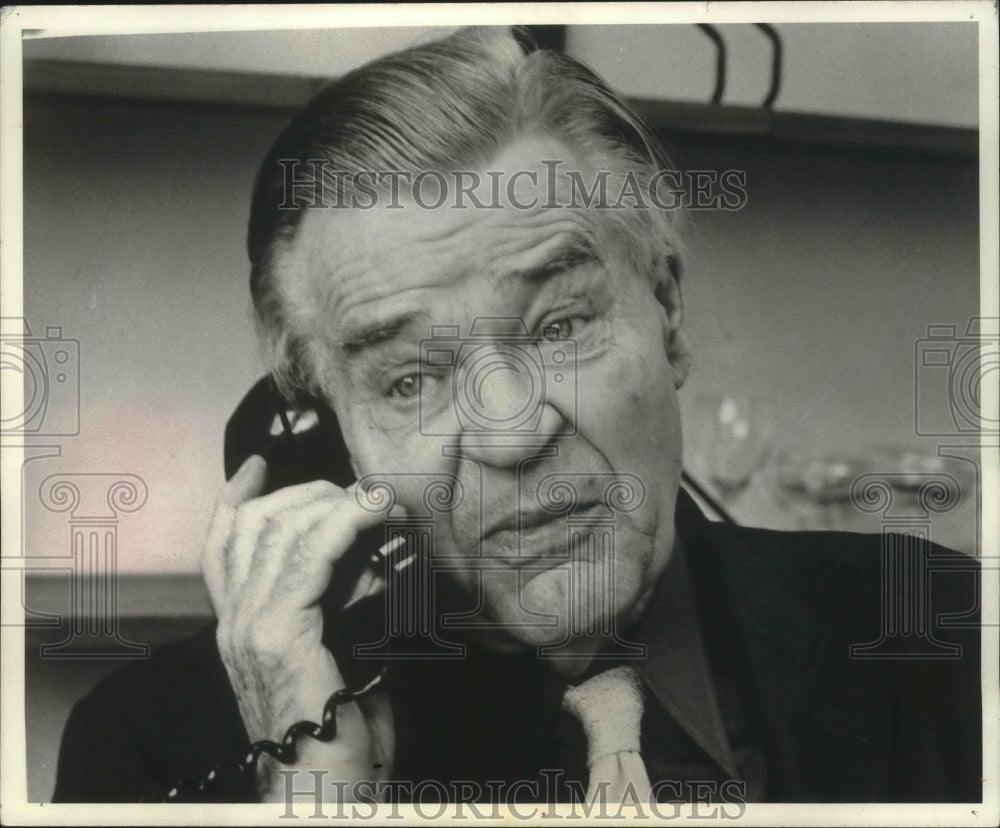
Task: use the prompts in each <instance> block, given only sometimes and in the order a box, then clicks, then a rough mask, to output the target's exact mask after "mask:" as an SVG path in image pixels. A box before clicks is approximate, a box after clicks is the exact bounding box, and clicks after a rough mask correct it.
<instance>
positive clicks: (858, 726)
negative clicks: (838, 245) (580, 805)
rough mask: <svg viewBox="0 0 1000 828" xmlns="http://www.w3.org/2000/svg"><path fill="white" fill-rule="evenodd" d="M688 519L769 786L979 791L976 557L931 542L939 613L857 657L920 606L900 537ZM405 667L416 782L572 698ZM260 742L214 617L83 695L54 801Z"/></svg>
mask: <svg viewBox="0 0 1000 828" xmlns="http://www.w3.org/2000/svg"><path fill="white" fill-rule="evenodd" d="M677 526H678V532H679V535H680V537H681V538H682V541H683V544H684V546H685V548H686V549H687V550H689V553H688V556H687V557H688V561H689V565H690V569H691V574H692V577H693V580H694V584H695V588H696V591H697V595H698V601H699V604H700V610H701V613H702V615H703V617H705V618H708V619H711V623H713V624H715V625H716V633H718V632H719V630H720V629H721V630H722V632H723V633H727V634H728V637H727V639H726V640H727V641H728V642H729V644H730V645H731V649H730V652H731V653H733V654H736V655H737V656H738V658H739V662H740V664H741V665H742V667H741V669H742V670H743V671H744V672H745V675H744V677H743V681H744V687H743V688H742V689H743V690H745V692H746V693H747V694H748V695H749V696H750V697H752V699H753V706H754V710H755V715H756V716H757V718H758V719H759V721H758V722H757V729H758V732H759V733H760V734H761V739H762V742H763V744H762V745H761V747H762V748H763V752H764V756H765V759H766V763H767V778H768V786H767V799H768V800H769V801H774V802H880V801H887V802H888V801H895V802H907V801H909V802H928V801H937V802H978V801H981V797H982V787H981V776H982V762H981V755H982V754H981V751H982V741H981V732H982V730H981V690H980V659H979V628H978V625H977V622H978V595H979V590H978V583H979V582H978V573H977V572H976V571H975V570H974V569H973V568H972V567H971V566H970V565H969V563H970V562H969V559H968V558H966V557H965V556H961V555H958V554H957V553H950V552H948V551H947V550H942V549H940V548H937V547H934V548H932V549H931V550H930V554H931V555H932V558H933V563H934V564H935V565H934V566H932V567H927V568H925V569H924V571H923V575H922V576H921V577H922V578H923V580H920V578H918V577H917V576H916V575H914V578H911V579H910V580H909V581H908V583H909V584H910V585H911V586H914V585H916V586H917V587H918V591H920V590H922V589H924V588H925V589H926V593H925V594H922V598H921V600H923V601H925V604H923V606H924V607H925V609H924V610H920V609H919V608H918V610H917V611H916V613H915V614H911V617H913V618H916V619H917V621H918V625H917V628H915V629H914V630H911V631H904V632H907V633H908V634H905V635H897V636H895V637H894V638H887V639H886V640H885V641H884V642H883V643H882V644H881V645H880V646H879V647H876V648H875V649H872V650H869V651H868V652H867V653H866V652H860V653H856V654H855V657H852V655H851V646H852V645H858V644H865V643H869V642H878V641H879V640H880V639H882V638H884V636H883V635H882V633H883V631H884V630H887V629H888V630H890V631H891V624H892V622H893V619H894V618H896V615H895V614H894V608H895V609H902V610H903V611H904V615H905V610H906V606H907V605H906V604H894V603H893V602H894V601H896V600H902V599H903V598H904V596H903V595H902V594H897V593H895V592H893V591H892V590H890V591H889V592H886V591H885V589H884V586H883V558H884V551H883V549H884V547H885V546H886V539H884V538H882V537H881V536H875V535H873V536H867V535H854V534H846V533H834V532H822V533H821V532H808V533H804V532H775V531H766V530H759V529H750V528H743V527H733V526H728V525H724V524H718V523H712V522H709V521H708V520H706V519H705V518H704V516H702V515H701V513H700V512H699V510H698V508H697V507H696V506H695V505H694V503H693V502H692V501H691V500H690V498H688V497H687V496H686V495H685V494H683V493H682V494H681V497H680V498H679V502H678V514H677ZM893 542H898V539H895V540H894V539H892V538H890V539H889V543H890V544H891V543H893ZM897 548H898V547H897ZM938 556H944V557H941V558H939V557H938ZM942 561H943V562H944V563H946V564H948V566H945V567H940V566H938V564H940V563H941V562H942ZM932 570H933V571H932ZM890 580H891V579H890ZM915 606H918V607H919V606H920V605H915ZM962 615H964V616H965V617H964V620H963V619H957V620H958V621H959V625H958V626H956V625H955V624H954V621H955V620H956V617H957V616H962ZM949 616H951V618H950V620H949ZM921 625H923V626H926V629H921V628H920V627H921ZM907 652H908V653H909V655H908V656H905V657H900V654H901V653H907ZM949 653H950V654H949ZM866 654H867V656H869V657H863V656H865V655H866ZM872 656H874V657H872ZM449 665H450V666H449ZM393 672H394V673H395V676H394V681H391V682H389V691H390V693H391V694H392V696H393V704H394V708H395V709H396V711H397V714H396V727H397V755H396V762H395V764H396V771H397V772H398V775H399V776H400V777H401V778H410V779H419V778H437V779H442V780H445V781H446V780H447V779H470V778H474V777H476V776H482V777H483V778H484V779H485V778H491V777H492V778H496V776H495V774H497V773H504V772H509V770H510V769H511V768H516V767H517V766H518V752H519V751H522V750H523V745H524V744H525V743H526V742H528V741H530V738H531V734H532V733H535V732H538V726H539V723H540V721H541V717H544V716H545V715H546V711H550V710H551V709H552V707H553V705H555V704H557V703H558V692H557V691H556V690H555V689H553V688H554V686H555V685H553V683H552V682H551V681H548V680H546V678H545V677H544V676H542V675H540V674H539V672H538V671H537V670H533V669H532V668H531V667H528V666H525V662H524V660H523V659H522V660H520V661H517V660H509V661H504V659H498V658H497V657H494V656H487V655H482V654H480V655H473V656H472V657H471V658H469V659H466V660H464V661H463V662H462V663H460V664H455V662H438V663H436V664H434V663H431V664H423V665H419V664H410V665H406V666H402V667H400V669H397V667H396V666H394V668H393ZM246 746H247V738H246V734H245V731H244V729H243V726H242V723H241V721H240V717H239V714H238V710H237V706H236V701H235V698H234V696H233V693H232V690H231V689H230V686H229V683H228V680H227V677H226V674H225V671H224V669H223V667H222V665H221V662H220V660H219V656H218V652H217V649H216V646H215V640H214V629H213V628H208V629H206V630H205V631H204V632H202V633H201V634H199V635H197V636H196V637H194V638H192V639H190V640H187V641H183V642H179V643H177V644H173V645H170V646H168V647H166V648H164V649H163V650H161V651H160V652H159V653H157V654H156V655H155V656H154V657H153V658H152V659H150V660H149V661H148V662H144V663H140V664H135V665H131V666H129V667H127V668H124V669H122V670H121V671H119V672H117V673H115V674H113V675H112V676H110V677H109V678H108V679H106V680H105V681H104V682H103V683H101V684H100V685H99V686H98V687H97V688H96V689H95V690H94V691H93V692H91V693H90V694H89V695H88V696H87V697H85V698H84V699H83V700H81V701H80V702H79V703H78V704H77V705H76V707H75V708H74V710H73V712H72V714H71V716H70V719H69V722H68V724H67V726H66V730H65V733H64V736H63V743H62V750H61V754H60V759H59V767H58V778H57V784H56V791H55V795H54V800H55V801H57V802H84V801H137V800H139V799H141V798H145V799H147V800H153V801H159V800H161V799H162V798H163V797H164V796H165V794H166V792H167V791H168V790H169V789H170V788H171V787H172V786H173V785H174V783H175V782H176V781H178V780H179V779H187V778H192V777H197V776H199V775H204V774H205V773H207V772H208V771H209V770H210V769H211V768H212V767H213V766H214V765H216V763H218V762H220V761H221V762H226V761H231V760H235V759H237V758H238V757H239V756H240V755H241V753H242V752H243V751H244V750H245V749H246ZM505 769H507V770H506V771H505ZM200 796H202V797H203V798H204V799H205V800H209V801H211V800H214V801H253V797H254V794H253V790H252V787H251V786H250V785H249V783H248V782H247V781H246V780H240V779H233V780H227V779H223V780H221V782H220V783H219V784H217V785H215V786H214V787H213V788H212V789H211V790H209V791H206V792H205V793H203V794H200Z"/></svg>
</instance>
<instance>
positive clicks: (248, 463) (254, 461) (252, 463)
mask: <svg viewBox="0 0 1000 828" xmlns="http://www.w3.org/2000/svg"><path fill="white" fill-rule="evenodd" d="M262 463H263V464H264V465H267V461H266V460H265V459H264V458H263V457H261V456H260V455H259V454H251V455H250V456H249V457H248V458H247V459H246V460H244V461H243V465H241V466H240V467H239V468H238V469H237V470H236V474H234V475H233V479H234V480H235V479H237V478H239V479H240V480H242V479H243V478H244V477H246V476H248V475H249V474H250V473H251V471H252V470H254V469H256V468H258V467H259V466H260V465H261V464H262Z"/></svg>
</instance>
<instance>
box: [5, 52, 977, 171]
mask: <svg viewBox="0 0 1000 828" xmlns="http://www.w3.org/2000/svg"><path fill="white" fill-rule="evenodd" d="M327 82H328V80H327V79H325V78H315V77H300V76H293V75H271V74H257V73H252V72H216V71H211V72H206V71H201V70H197V69H180V68H168V67H156V66H124V65H119V64H97V63H77V62H74V61H59V60H25V61H24V88H25V90H26V91H28V92H48V93H60V94H71V95H96V96H101V97H116V98H138V99H143V100H165V101H166V100H169V101H183V102H191V103H207V104H222V105H228V106H250V107H269V108H279V109H288V110H294V109H298V108H300V107H302V106H303V105H304V104H305V103H306V102H307V101H309V100H310V99H311V98H312V97H313V95H315V94H316V93H317V92H318V91H319V90H320V89H321V88H322V87H323V86H324V85H325V84H326V83H327ZM630 103H631V104H632V105H633V106H634V107H635V109H636V110H637V111H639V112H640V113H641V114H642V115H643V116H644V117H645V118H646V119H647V120H648V122H649V124H650V126H651V127H653V129H654V130H656V131H658V132H662V133H666V134H670V133H684V132H694V133H702V134H716V135H734V136H746V137H756V138H762V139H770V140H774V141H778V142H787V143H796V144H807V145H816V146H833V147H839V146H847V147H854V148H857V149H875V150H907V151H916V152H926V153H935V154H946V155H959V156H964V157H971V158H974V157H977V156H978V152H979V131H978V130H976V129H967V128H961V127H945V126H933V125H925V124H907V123H901V122H897V121H879V120H871V119H865V118H846V117H843V118H842V117H834V116H829V115H810V114H805V113H801V112H776V111H774V110H770V109H764V108H762V107H749V106H730V105H721V106H715V105H712V104H701V103H684V102H677V101H664V100H658V99H650V98H634V99H630Z"/></svg>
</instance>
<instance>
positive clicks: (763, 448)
mask: <svg viewBox="0 0 1000 828" xmlns="http://www.w3.org/2000/svg"><path fill="white" fill-rule="evenodd" d="M696 406H697V412H696V414H697V416H696V420H695V429H694V430H695V445H694V446H693V453H694V455H695V457H696V461H695V465H696V466H700V469H701V470H702V471H703V472H704V474H705V475H706V476H707V478H708V481H709V482H710V484H711V486H712V488H713V489H714V490H715V492H716V493H717V494H718V496H719V498H720V499H721V500H722V501H723V502H724V503H726V504H727V505H732V504H733V503H734V502H735V501H736V500H738V499H739V498H740V496H741V495H742V494H743V492H744V491H745V490H746V488H747V487H748V486H749V485H750V482H751V480H753V478H754V476H755V474H756V473H757V472H758V471H759V470H760V468H761V466H762V464H763V462H764V460H765V457H766V454H767V450H768V448H769V447H770V444H771V439H772V436H773V427H774V417H773V406H772V404H771V401H770V400H766V399H763V398H761V397H756V396H753V395H749V394H737V393H728V392H726V393H721V394H701V395H699V396H698V398H697V400H696Z"/></svg>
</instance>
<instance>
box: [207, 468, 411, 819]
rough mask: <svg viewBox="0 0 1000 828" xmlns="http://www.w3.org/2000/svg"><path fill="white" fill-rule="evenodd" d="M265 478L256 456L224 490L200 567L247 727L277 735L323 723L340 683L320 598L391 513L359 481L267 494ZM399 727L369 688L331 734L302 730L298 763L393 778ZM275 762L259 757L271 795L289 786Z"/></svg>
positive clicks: (261, 780) (253, 733)
mask: <svg viewBox="0 0 1000 828" xmlns="http://www.w3.org/2000/svg"><path fill="white" fill-rule="evenodd" d="M266 476H267V463H266V462H265V461H264V459H263V458H261V457H259V456H256V455H254V456H252V457H250V458H249V459H248V460H247V461H246V462H245V463H244V464H243V465H242V466H241V467H240V469H239V471H238V472H237V473H236V474H235V475H234V476H233V478H232V479H231V480H230V481H229V483H228V484H227V485H226V487H225V488H224V489H223V491H222V494H221V496H220V498H219V501H218V503H217V505H216V509H215V514H214V517H213V519H212V525H211V528H210V530H209V536H208V543H207V545H206V548H205V553H204V556H203V558H202V569H203V572H204V576H205V582H206V584H207V585H208V590H209V594H210V596H211V599H212V604H213V606H214V608H215V614H216V616H217V617H218V619H219V626H218V633H217V640H218V645H219V652H220V654H221V656H222V662H223V664H224V665H225V667H226V671H227V672H228V674H229V681H230V683H231V684H232V686H233V690H234V691H235V693H236V699H237V701H238V703H239V708H240V714H241V716H242V717H243V723H244V725H245V727H246V731H247V735H248V736H249V737H250V740H251V741H257V740H258V739H271V740H273V741H276V742H277V741H280V739H281V736H282V735H283V733H284V732H285V730H286V728H288V726H289V725H291V724H293V723H294V722H297V721H299V720H301V719H309V720H311V721H314V722H317V723H318V722H319V721H320V719H321V715H322V711H323V706H324V705H325V704H326V701H327V699H328V698H329V696H330V694H331V693H333V692H334V691H335V690H338V689H340V688H342V687H344V680H343V678H342V676H341V674H340V671H339V670H338V669H337V665H336V663H335V662H334V659H333V656H332V654H331V653H330V651H329V650H327V649H326V647H324V646H323V643H322V633H323V616H322V610H321V608H320V603H319V602H320V598H321V597H322V596H323V594H324V592H326V589H327V587H328V586H329V584H330V580H331V576H332V575H333V574H334V570H335V564H336V562H337V560H338V559H340V557H341V556H342V555H343V554H344V553H345V552H346V551H347V550H348V549H349V548H350V546H351V544H352V543H353V542H354V539H355V538H356V537H357V534H358V533H359V532H360V531H362V530H364V529H367V528H370V527H372V526H375V525H377V524H378V523H379V522H380V521H382V520H384V519H385V514H383V513H380V512H372V511H369V510H367V509H364V508H362V507H361V506H360V505H359V504H358V502H357V500H356V498H355V496H354V492H353V490H352V489H353V487H351V488H348V489H341V488H339V487H337V486H335V485H334V484H332V483H329V482H326V481H314V482H311V483H303V484H300V485H297V486H289V487H288V488H285V489H279V490H278V491H275V492H273V493H271V494H269V495H266V496H263V497H261V496H260V493H261V492H262V491H263V488H264V483H265V480H266ZM393 737H394V731H393V724H392V711H391V709H390V707H389V703H388V700H387V699H386V698H385V696H384V695H383V694H380V693H376V694H372V695H371V696H369V697H366V698H365V699H363V700H361V701H359V702H357V703H350V704H344V705H341V706H340V707H338V708H337V736H336V738H335V739H334V740H333V741H332V742H330V743H323V742H319V741H316V740H314V739H310V738H308V737H303V738H302V739H300V740H299V743H298V744H297V748H298V760H297V761H296V767H299V768H303V767H305V768H326V769H328V770H329V771H330V774H331V781H332V780H338V781H346V782H354V781H360V780H363V779H364V780H380V779H385V778H388V776H389V773H390V772H391V765H392V753H393V741H394V739H393ZM279 768H280V765H279V763H277V762H276V761H275V760H273V759H271V757H269V756H266V755H265V756H262V757H261V759H260V761H259V763H258V772H257V787H258V791H259V793H260V795H261V798H262V800H263V801H274V799H275V798H280V796H281V794H282V788H281V786H280V785H279V784H278V783H280V782H281V781H282V780H281V777H280V775H279V774H278V773H277V770H278V769H279ZM300 787H301V783H300ZM348 790H349V788H348Z"/></svg>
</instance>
